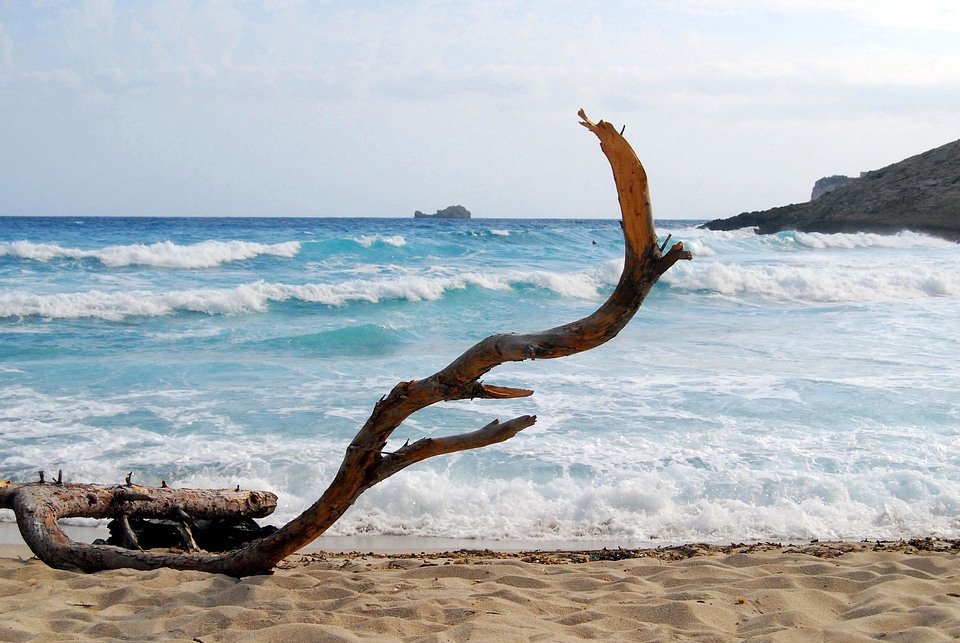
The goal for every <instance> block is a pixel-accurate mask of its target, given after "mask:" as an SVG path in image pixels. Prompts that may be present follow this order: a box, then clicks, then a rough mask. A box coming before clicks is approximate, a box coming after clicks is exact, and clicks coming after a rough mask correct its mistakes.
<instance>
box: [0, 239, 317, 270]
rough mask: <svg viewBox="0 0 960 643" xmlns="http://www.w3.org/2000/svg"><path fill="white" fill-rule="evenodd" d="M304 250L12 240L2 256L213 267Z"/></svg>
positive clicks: (0, 248) (294, 245)
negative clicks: (79, 245) (71, 244)
mask: <svg viewBox="0 0 960 643" xmlns="http://www.w3.org/2000/svg"><path fill="white" fill-rule="evenodd" d="M299 251H300V242H299V241H287V242H285V243H275V244H264V243H254V242H250V241H236V240H234V241H201V242H200V243H194V244H189V245H178V244H176V243H173V242H171V241H160V242H157V243H151V244H149V245H148V244H142V243H135V244H131V245H123V246H107V247H105V248H102V249H100V250H81V249H79V248H64V247H61V246H59V245H57V244H55V243H33V242H31V241H12V242H5V243H0V257H4V256H6V257H16V258H20V259H28V260H31V261H41V262H46V261H50V260H53V259H92V260H95V261H99V262H100V263H101V264H103V265H104V266H107V267H109V268H123V267H126V266H135V265H136V266H153V267H156V268H187V269H189V268H193V269H196V268H213V267H216V266H219V265H222V264H225V263H230V262H232V261H245V260H248V259H253V258H255V257H258V256H260V255H273V256H277V257H284V258H290V257H293V256H295V255H296V254H297V252H299Z"/></svg>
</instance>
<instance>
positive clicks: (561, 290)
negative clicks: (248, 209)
mask: <svg viewBox="0 0 960 643" xmlns="http://www.w3.org/2000/svg"><path fill="white" fill-rule="evenodd" d="M619 273H620V263H619V262H617V261H611V262H608V263H607V264H604V265H602V266H600V267H598V268H596V269H593V270H589V271H585V272H580V273H571V274H564V273H553V272H549V271H531V272H523V271H507V272H503V273H483V272H468V273H461V274H426V275H423V274H409V273H405V274H401V275H395V276H391V277H387V278H382V279H351V280H347V281H344V282H340V283H309V284H285V283H271V282H266V281H256V282H252V283H246V284H240V285H238V286H234V287H232V288H199V289H191V290H175V291H166V292H155V291H151V290H143V289H132V290H124V291H103V290H89V291H85V292H70V293H55V294H45V293H32V292H25V291H14V292H8V293H3V294H0V318H11V317H12V318H18V317H41V318H44V319H81V318H96V319H104V320H108V321H120V320H123V319H126V318H128V317H138V316H140V317H158V316H163V315H169V314H173V313H176V312H178V311H179V312H193V313H204V314H208V315H235V314H242V313H249V312H264V311H266V310H267V307H268V305H269V303H270V302H284V301H289V300H297V301H302V302H308V303H314V304H322V305H328V306H343V305H346V304H349V303H351V302H367V303H378V302H380V301H383V300H406V301H436V300H438V299H440V298H442V297H443V296H444V295H445V294H446V293H448V292H451V291H455V290H464V289H467V288H469V287H476V288H481V289H484V290H491V291H509V290H511V289H512V288H515V287H522V286H532V287H534V288H542V289H545V290H549V291H551V292H554V293H555V294H557V295H559V296H561V297H571V298H577V299H595V298H597V297H599V295H600V290H601V289H602V288H604V287H606V286H609V285H611V284H613V283H616V279H617V278H618V277H619Z"/></svg>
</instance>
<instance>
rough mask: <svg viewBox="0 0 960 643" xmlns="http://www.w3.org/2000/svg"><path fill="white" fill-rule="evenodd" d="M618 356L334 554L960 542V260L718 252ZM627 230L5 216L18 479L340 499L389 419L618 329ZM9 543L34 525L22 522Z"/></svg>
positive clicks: (891, 251)
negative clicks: (562, 332)
mask: <svg viewBox="0 0 960 643" xmlns="http://www.w3.org/2000/svg"><path fill="white" fill-rule="evenodd" d="M658 233H659V234H660V235H661V237H663V236H665V235H666V234H667V233H672V234H673V237H674V240H678V239H679V240H683V241H684V242H685V243H686V245H687V246H688V248H689V249H690V250H692V251H693V254H694V260H693V261H692V262H682V263H680V264H678V265H676V266H675V267H674V268H673V269H672V270H670V271H669V272H668V273H667V274H666V275H664V277H663V278H662V280H661V282H660V283H659V284H658V285H657V286H656V288H655V289H654V291H653V292H652V293H651V295H650V296H649V297H648V299H647V301H646V303H645V304H644V306H643V307H642V308H641V309H640V312H639V314H638V315H637V317H636V318H635V319H634V321H633V322H631V324H630V325H629V326H627V328H626V329H625V330H624V331H623V332H622V333H621V335H620V336H619V337H617V338H616V339H614V340H613V341H611V342H610V343H608V344H606V345H605V346H602V347H600V348H599V349H596V350H594V351H591V352H588V353H584V354H581V355H577V356H573V357H570V358H565V359H560V360H545V361H537V362H527V363H522V364H512V365H507V366H503V367H500V368H498V369H495V370H494V371H493V372H492V373H491V374H490V375H488V377H487V378H486V381H487V382H489V383H492V384H501V385H507V386H520V387H526V388H533V389H534V390H535V391H536V394H535V395H534V396H533V397H530V398H525V399H518V400H509V401H489V400H477V401H473V402H458V403H450V404H445V405H442V406H438V407H435V408H431V409H428V410H426V411H424V412H421V413H419V414H417V415H415V416H414V417H413V418H411V420H410V421H408V422H407V423H406V424H404V425H403V426H402V427H400V429H398V430H397V432H396V433H395V435H394V439H393V440H392V441H391V444H395V445H396V446H400V445H402V444H403V442H404V441H405V440H407V439H410V440H415V439H417V438H420V437H422V436H428V435H443V434H449V433H454V432H462V431H469V430H474V429H477V428H479V427H481V426H483V425H485V424H487V423H488V422H489V421H491V420H492V419H494V418H500V419H507V418H510V417H513V416H516V415H523V414H528V413H531V414H536V415H537V416H538V418H539V421H538V423H537V424H536V425H535V426H534V427H531V428H529V429H527V430H525V431H524V432H522V433H521V434H520V435H518V436H517V437H516V438H514V439H513V440H510V441H508V442H505V443H502V444H499V445H495V446H492V447H488V448H486V449H483V450H478V451H471V452H466V453H460V454H456V455H451V456H445V457H440V458H435V459H433V460H429V461H427V462H424V463H421V464H418V465H415V466H414V467H411V468H410V469H407V470H405V471H403V472H401V473H399V474H397V475H396V476H394V477H393V478H391V479H390V480H388V481H386V482H385V483H383V484H381V485H380V486H378V487H375V488H373V489H372V490H370V491H368V492H367V493H366V494H365V495H364V496H362V497H361V499H360V501H359V502H358V503H357V505H356V506H355V507H353V508H352V509H351V510H350V511H349V512H348V513H347V514H346V515H345V516H344V517H343V519H342V520H341V521H340V522H339V523H338V524H337V525H335V526H334V528H333V530H332V531H331V532H330V533H332V534H339V535H357V534H367V535H411V536H434V537H448V538H481V539H485V540H498V539H515V540H527V541H529V540H536V541H543V542H544V544H545V545H547V544H548V543H549V541H558V540H564V541H569V540H583V541H604V542H618V543H635V544H638V545H639V544H646V543H650V542H677V541H711V542H718V541H720V542H723V541H725V542H730V541H748V540H777V541H782V540H798V539H811V538H820V539H830V538H847V539H859V538H885V539H887V538H899V537H910V536H915V535H928V534H935V535H940V536H945V537H952V538H957V537H960V246H957V245H956V244H953V243H949V242H946V241H942V240H939V239H935V238H932V237H927V236H922V235H917V234H900V235H897V236H875V235H869V234H840V235H822V234H803V233H795V232H788V233H781V234H777V235H772V236H757V235H755V234H753V232H752V231H750V230H742V231H737V232H710V231H705V230H700V229H697V228H696V227H695V226H693V225H691V222H682V221H661V222H659V228H658ZM622 254H623V239H622V236H621V233H620V228H619V222H618V221H614V220H609V221H608V220H583V221H574V220H491V219H473V220H469V221H454V220H443V221H431V220H414V219H403V220H401V219H282V218H262V219H189V218H165V219H149V218H129V219H121V218H79V219H78V218H0V478H6V479H12V480H18V481H32V480H36V479H37V471H38V470H41V469H42V470H44V471H46V472H47V474H48V475H49V476H55V475H56V471H57V470H59V469H62V470H63V472H64V477H65V479H66V480H68V481H74V482H101V483H119V482H121V481H122V480H123V479H124V476H126V474H127V473H129V472H133V479H134V481H135V482H139V483H142V484H150V485H159V484H160V482H161V480H164V481H166V482H167V484H169V485H173V486H190V487H229V488H232V487H235V486H236V485H238V484H239V485H240V486H242V487H243V488H247V489H264V490H270V491H273V492H275V493H276V494H278V495H279V497H280V506H279V508H278V510H277V513H276V514H275V517H274V518H272V519H270V520H267V521H265V522H273V523H275V524H278V523H279V522H282V521H285V520H287V519H289V518H292V517H293V516H295V515H296V514H297V513H299V512H300V511H302V510H303V509H304V508H306V507H307V506H308V505H309V504H310V503H311V502H312V501H313V500H315V499H316V498H317V497H318V496H319V494H320V493H321V491H322V490H323V489H324V488H325V487H326V485H327V483H328V482H329V481H330V480H331V478H332V477H333V475H334V473H335V472H336V469H337V467H338V465H339V463H340V459H341V456H342V454H343V452H344V449H345V447H346V445H347V444H348V443H349V441H350V440H351V438H352V436H353V435H354V433H355V432H356V431H357V429H358V428H359V427H360V425H361V424H362V423H363V421H364V420H365V419H366V417H367V415H368V414H369V412H370V410H371V408H372V407H373V405H374V403H375V402H376V401H377V400H378V399H379V398H380V397H381V396H382V395H384V394H386V393H387V392H388V391H389V390H390V389H391V388H392V386H393V385H394V384H395V383H397V382H398V381H401V380H409V379H414V378H420V377H424V376H427V375H430V374H431V373H433V372H435V371H436V370H438V369H439V368H441V367H443V366H444V365H446V364H447V363H448V362H449V361H451V360H452V359H453V358H455V357H456V356H457V355H459V354H460V353H461V352H462V351H463V350H465V349H466V348H468V347H469V346H470V345H471V344H473V343H474V342H476V341H478V340H480V339H482V338H483V337H485V336H487V335H489V334H493V333H498V332H508V331H516V332H527V331H535V330H542V329H545V328H549V327H552V326H555V325H557V324H561V323H564V322H567V321H572V320H574V319H577V318H579V317H581V316H583V315H585V314H587V313H589V312H591V311H592V310H593V309H594V308H595V307H596V306H597V305H599V304H600V303H601V302H602V301H603V299H604V298H605V297H606V296H607V295H608V294H609V293H610V292H611V290H612V289H613V286H614V284H615V283H616V280H617V278H618V275H619V271H620V268H621V266H622ZM0 517H2V518H3V519H6V520H12V515H3V516H0Z"/></svg>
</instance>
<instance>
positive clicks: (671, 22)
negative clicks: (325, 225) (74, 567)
mask: <svg viewBox="0 0 960 643" xmlns="http://www.w3.org/2000/svg"><path fill="white" fill-rule="evenodd" d="M580 108H583V109H584V110H585V111H586V113H587V115H588V116H589V117H590V118H591V119H593V120H600V119H604V120H607V121H609V122H611V123H613V124H615V125H616V126H617V127H618V128H619V127H625V132H624V134H625V136H626V138H627V140H629V141H630V143H631V144H632V145H633V147H634V149H635V150H636V152H637V154H638V156H639V157H640V159H641V161H642V162H643V164H644V166H645V168H646V170H647V174H648V176H649V179H650V189H651V197H652V201H653V207H654V214H655V215H656V216H657V217H658V218H669V219H675V218H681V219H712V218H716V217H727V216H733V215H735V214H738V213H740V212H744V211H752V210H762V209H766V208H770V207H774V206H778V205H785V204H787V203H796V202H801V201H806V200H808V199H809V198H810V190H811V188H812V186H813V183H814V181H816V180H817V179H818V178H820V177H823V176H829V175H833V174H846V175H852V176H857V175H858V174H859V173H860V172H861V171H867V170H872V169H877V168H880V167H883V166H885V165H889V164H890V163H894V162H897V161H900V160H902V159H904V158H906V157H909V156H912V155H914V154H919V153H921V152H924V151H926V150H928V149H931V148H934V147H937V146H940V145H943V144H945V143H948V142H951V141H954V140H957V139H958V138H960V3H958V2H956V0H930V1H924V0H911V2H904V1H903V0H896V1H891V0H716V1H707V0H647V1H617V0H603V1H596V2H591V1H587V0H585V1H580V2H565V1H563V0H557V1H552V2H539V1H535V0H517V1H509V0H503V1H496V0H491V1H489V2H479V1H474V0H463V1H459V2H453V1H449V2H445V1H440V0H435V1H426V0H424V1H416V0H411V1H402V0H397V1H395V2H387V1H383V2H375V1H363V0H359V1H355V2H332V1H331V2H324V1H320V0H316V1H307V0H303V1H294V0H289V1H287V0H259V1H241V0H237V1H229V2H228V1H222V2H221V1H215V0H211V1H209V2H192V1H189V0H165V1H157V2H150V1H146V0H123V1H116V2H111V1H109V0H0V215H20V216H45V215H58V216H59V215H63V216H95V215H104V216H308V217H313V216H341V217H380V216H383V217H411V216H412V215H413V212H414V210H423V211H425V212H434V211H435V210H437V209H440V208H443V207H446V206H448V205H454V204H460V205H464V206H465V207H467V208H468V209H470V210H471V211H472V212H473V215H474V217H489V218H493V217H498V218H499V217H530V218H533V217H556V218H616V217H618V216H619V208H618V205H617V200H616V191H615V188H614V186H613V179H612V175H611V173H610V168H609V165H608V164H607V161H606V159H605V158H604V157H603V154H602V152H601V151H600V148H599V145H598V143H597V141H596V139H595V138H594V137H593V135H592V134H591V133H590V132H588V131H587V130H586V129H584V128H582V127H581V126H580V125H578V120H579V119H578V117H577V110H578V109H580ZM0 225H2V222H0Z"/></svg>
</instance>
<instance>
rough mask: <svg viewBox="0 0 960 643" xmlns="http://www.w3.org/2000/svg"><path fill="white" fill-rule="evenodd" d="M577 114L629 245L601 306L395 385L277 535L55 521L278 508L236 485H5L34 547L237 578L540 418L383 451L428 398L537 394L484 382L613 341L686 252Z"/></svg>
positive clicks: (608, 145)
mask: <svg viewBox="0 0 960 643" xmlns="http://www.w3.org/2000/svg"><path fill="white" fill-rule="evenodd" d="M579 114H580V117H581V119H582V121H581V124H582V125H583V126H584V127H586V128H587V129H589V130H590V131H591V132H593V133H594V134H595V135H596V136H597V138H598V139H599V140H600V147H601V149H602V150H603V153H604V154H605V155H606V157H607V159H608V160H609V162H610V166H611V168H612V169H613V177H614V181H615V183H616V187H617V194H618V196H619V200H620V209H621V213H622V217H623V224H622V225H623V233H624V239H625V242H626V243H625V257H624V267H623V274H622V275H621V277H620V281H619V283H618V284H617V286H616V288H615V289H614V291H613V293H612V294H611V295H610V297H609V298H608V299H607V300H606V301H605V302H604V303H603V304H602V305H601V306H600V307H599V308H598V309H597V310H596V311H595V312H593V313H592V314H590V315H588V316H587V317H584V318H583V319H580V320H577V321H574V322H571V323H569V324H564V325H562V326H557V327H555V328H551V329H548V330H545V331H541V332H536V333H527V334H513V333H508V334H501V335H493V336H490V337H487V338H486V339H484V340H482V341H480V342H478V343H477V344H475V345H474V346H472V347H471V348H469V349H467V351H466V352H464V353H463V354H462V355H461V356H460V357H458V358H456V359H455V360H454V361H453V362H451V363H450V364H449V365H448V366H447V367H446V368H444V369H442V370H440V371H438V372H436V373H434V374H433V375H431V376H429V377H426V378H424V379H421V380H413V381H409V382H401V383H399V384H397V385H396V386H395V387H394V388H393V390H392V391H391V392H390V393H389V394H388V395H386V396H385V397H383V398H382V399H381V400H380V401H379V402H377V404H376V405H375V406H374V408H373V412H372V413H371V415H370V418H369V419H368V420H367V421H366V423H365V424H364V425H363V426H362V427H361V428H360V430H359V432H358V433H357V435H356V437H354V439H353V441H352V442H351V443H350V445H349V446H348V447H347V450H346V454H345V455H344V458H343V462H342V463H341V465H340V469H339V470H338V471H337V474H336V476H335V477H334V479H333V481H332V482H331V483H330V485H329V487H327V490H326V491H325V492H324V493H323V495H321V497H320V498H319V499H318V500H317V501H316V502H315V503H314V504H313V506H311V507H310V508H309V509H307V510H306V511H304V512H303V513H302V514H301V515H300V516H298V517H297V518H295V519H294V520H292V521H290V522H289V523H287V524H286V525H284V526H283V527H281V528H280V529H279V530H277V531H276V532H274V533H272V534H271V535H268V536H266V537H264V538H261V539H259V540H256V541H254V542H251V543H249V544H247V545H245V546H243V547H240V548H238V549H235V550H232V551H229V552H225V553H222V554H212V553H208V552H194V551H190V552H186V553H184V552H167V551H155V550H150V551H140V550H139V549H137V548H136V547H137V545H136V538H135V537H133V538H131V540H132V541H133V542H131V547H133V548H130V549H127V548H121V547H115V546H110V545H97V544H91V545H88V544H85V543H76V542H73V541H71V540H70V539H69V538H67V537H66V536H65V535H64V534H63V532H62V531H61V530H60V528H59V527H58V526H57V524H56V521H57V520H58V519H60V518H66V517H71V516H87V517H93V518H101V517H118V518H120V519H121V520H128V519H129V518H131V517H134V516H152V517H168V516H169V517H173V518H175V519H176V518H182V516H181V515H180V514H181V513H186V514H187V515H188V516H191V517H194V518H197V517H206V516H212V515H218V514H221V513H230V514H231V515H236V516H253V517H257V516H262V515H266V514H267V513H269V512H270V511H272V508H273V506H275V504H276V497H275V496H273V495H272V494H267V493H265V492H239V490H238V491H203V490H190V489H178V490H175V489H169V488H166V487H162V488H146V487H137V486H134V485H131V484H130V481H129V479H128V481H127V482H128V484H127V485H126V486H124V487H119V488H117V487H100V486H95V485H69V484H56V485H53V484H24V485H16V484H13V483H2V484H3V485H4V486H0V507H7V508H11V509H13V510H14V512H15V513H16V515H17V522H18V524H19V525H20V530H21V533H23V534H24V539H25V540H26V541H27V544H28V545H30V547H31V548H32V549H33V551H34V553H36V554H37V556H38V557H40V558H41V559H42V560H43V561H44V562H46V563H47V564H49V565H51V566H53V567H60V568H65V569H78V570H83V571H97V570H101V569H111V568H118V567H131V568H137V569H152V568H156V567H173V568H178V569H199V570H206V571H210V572H219V573H224V574H229V575H233V576H245V575H251V574H259V573H268V572H269V571H270V570H272V569H273V567H274V566H275V565H276V564H277V563H278V562H279V561H280V560H281V559H282V558H284V557H285V556H288V555H290V554H292V553H294V552H296V551H297V550H298V549H300V548H301V547H304V546H305V545H307V544H309V543H310V542H312V541H313V540H314V539H315V538H317V537H318V536H320V535H321V534H322V533H323V532H325V531H326V530H327V529H328V528H329V527H330V526H331V525H333V524H334V523H335V522H336V521H337V520H338V519H339V518H340V516H342V515H343V513H344V512H345V511H346V510H347V509H348V508H349V507H350V506H351V505H352V504H353V503H354V502H355V501H356V499H357V498H358V497H359V496H360V494H362V493H363V492H364V491H366V490H367V489H369V488H370V487H372V486H373V485H375V484H377V483H378V482H381V481H383V480H385V479H386V478H388V477H390V476H391V475H393V474H394V473H397V472H398V471H401V470H402V469H404V468H406V467H408V466H410V465H411V464H414V463H416V462H420V461H422V460H425V459H427V458H431V457H434V456H438V455H443V454H447V453H454V452H456V451H462V450H466V449H476V448H480V447H484V446H487V445H490V444H495V443H497V442H502V441H504V440H508V439H510V438H512V437H513V436H514V435H516V434H517V433H518V432H520V431H522V430H523V429H525V428H527V427H529V426H531V425H533V424H534V422H536V417H534V416H529V415H525V416H521V417H517V418H514V419H512V420H508V421H506V422H499V421H497V420H494V421H493V422H491V423H489V424H487V425H486V426H485V427H483V428H481V429H479V430H476V431H473V432H470V433H462V434H458V435H452V436H448V437H440V438H424V439H422V440H418V441H416V442H414V443H412V444H405V445H404V446H402V447H401V448H400V449H398V450H396V451H394V452H392V453H387V452H385V448H386V444H387V440H388V439H389V438H390V436H391V435H392V434H393V432H394V430H396V429H397V427H399V426H400V424H401V423H402V422H403V421H404V420H406V419H407V418H408V417H410V415H412V414H413V413H416V412H417V411H419V410H421V409H423V408H426V407H428V406H430V405H433V404H436V403H438V402H443V401H451V400H463V399H475V398H481V399H506V398H516V397H525V396H528V395H531V394H532V393H533V391H530V390H527V389H519V388H509V387H502V386H494V385H490V384H485V383H483V382H482V381H481V378H482V377H483V376H484V375H486V374H487V373H488V372H489V371H490V370H491V369H493V368H494V367H496V366H499V365H500V364H504V363H506V362H519V361H524V360H528V359H551V358H556V357H564V356H567V355H572V354H574V353H579V352H582V351H586V350H590V349H591V348H595V347H597V346H599V345H601V344H603V343H605V342H607V341H609V340H610V339H612V338H613V337H615V336H616V335H617V333H619V332H620V330H621V329H622V328H623V327H624V326H625V325H626V324H627V322H629V321H630V319H631V318H632V317H633V316H634V314H635V313H636V312H637V310H638V309H639V308H640V305H641V304H642V303H643V300H644V298H645V297H646V296H647V294H648V293H649V292H650V289H651V288H652V287H653V285H654V284H655V283H656V282H657V280H658V279H659V278H660V275H662V274H663V273H664V272H665V271H667V270H668V269H669V268H670V267H671V266H672V265H673V264H674V263H676V262H677V261H679V260H681V259H690V258H691V255H690V253H689V252H687V251H686V250H684V249H683V244H681V243H677V244H674V245H673V246H672V247H671V248H670V250H669V251H668V252H667V253H666V254H663V253H662V250H663V248H661V247H660V246H659V245H658V244H657V236H656V231H655V229H654V222H653V215H652V212H651V208H650V195H649V189H648V185H647V175H646V172H645V171H644V169H643V166H642V165H641V164H640V161H639V160H638V159H637V156H636V154H635V153H634V151H633V149H632V148H631V147H630V144H629V143H627V141H626V140H625V139H624V138H623V136H622V135H621V134H622V131H621V132H618V131H617V130H616V128H614V126H613V125H611V124H610V123H607V122H604V121H599V122H597V123H594V122H592V121H590V120H589V119H588V118H587V116H586V114H584V113H583V110H581V111H580V112H579ZM665 245H666V242H665V243H664V247H665ZM41 478H42V476H41ZM118 498H119V499H118ZM85 505H86V506H85ZM190 549H192V547H190Z"/></svg>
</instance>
